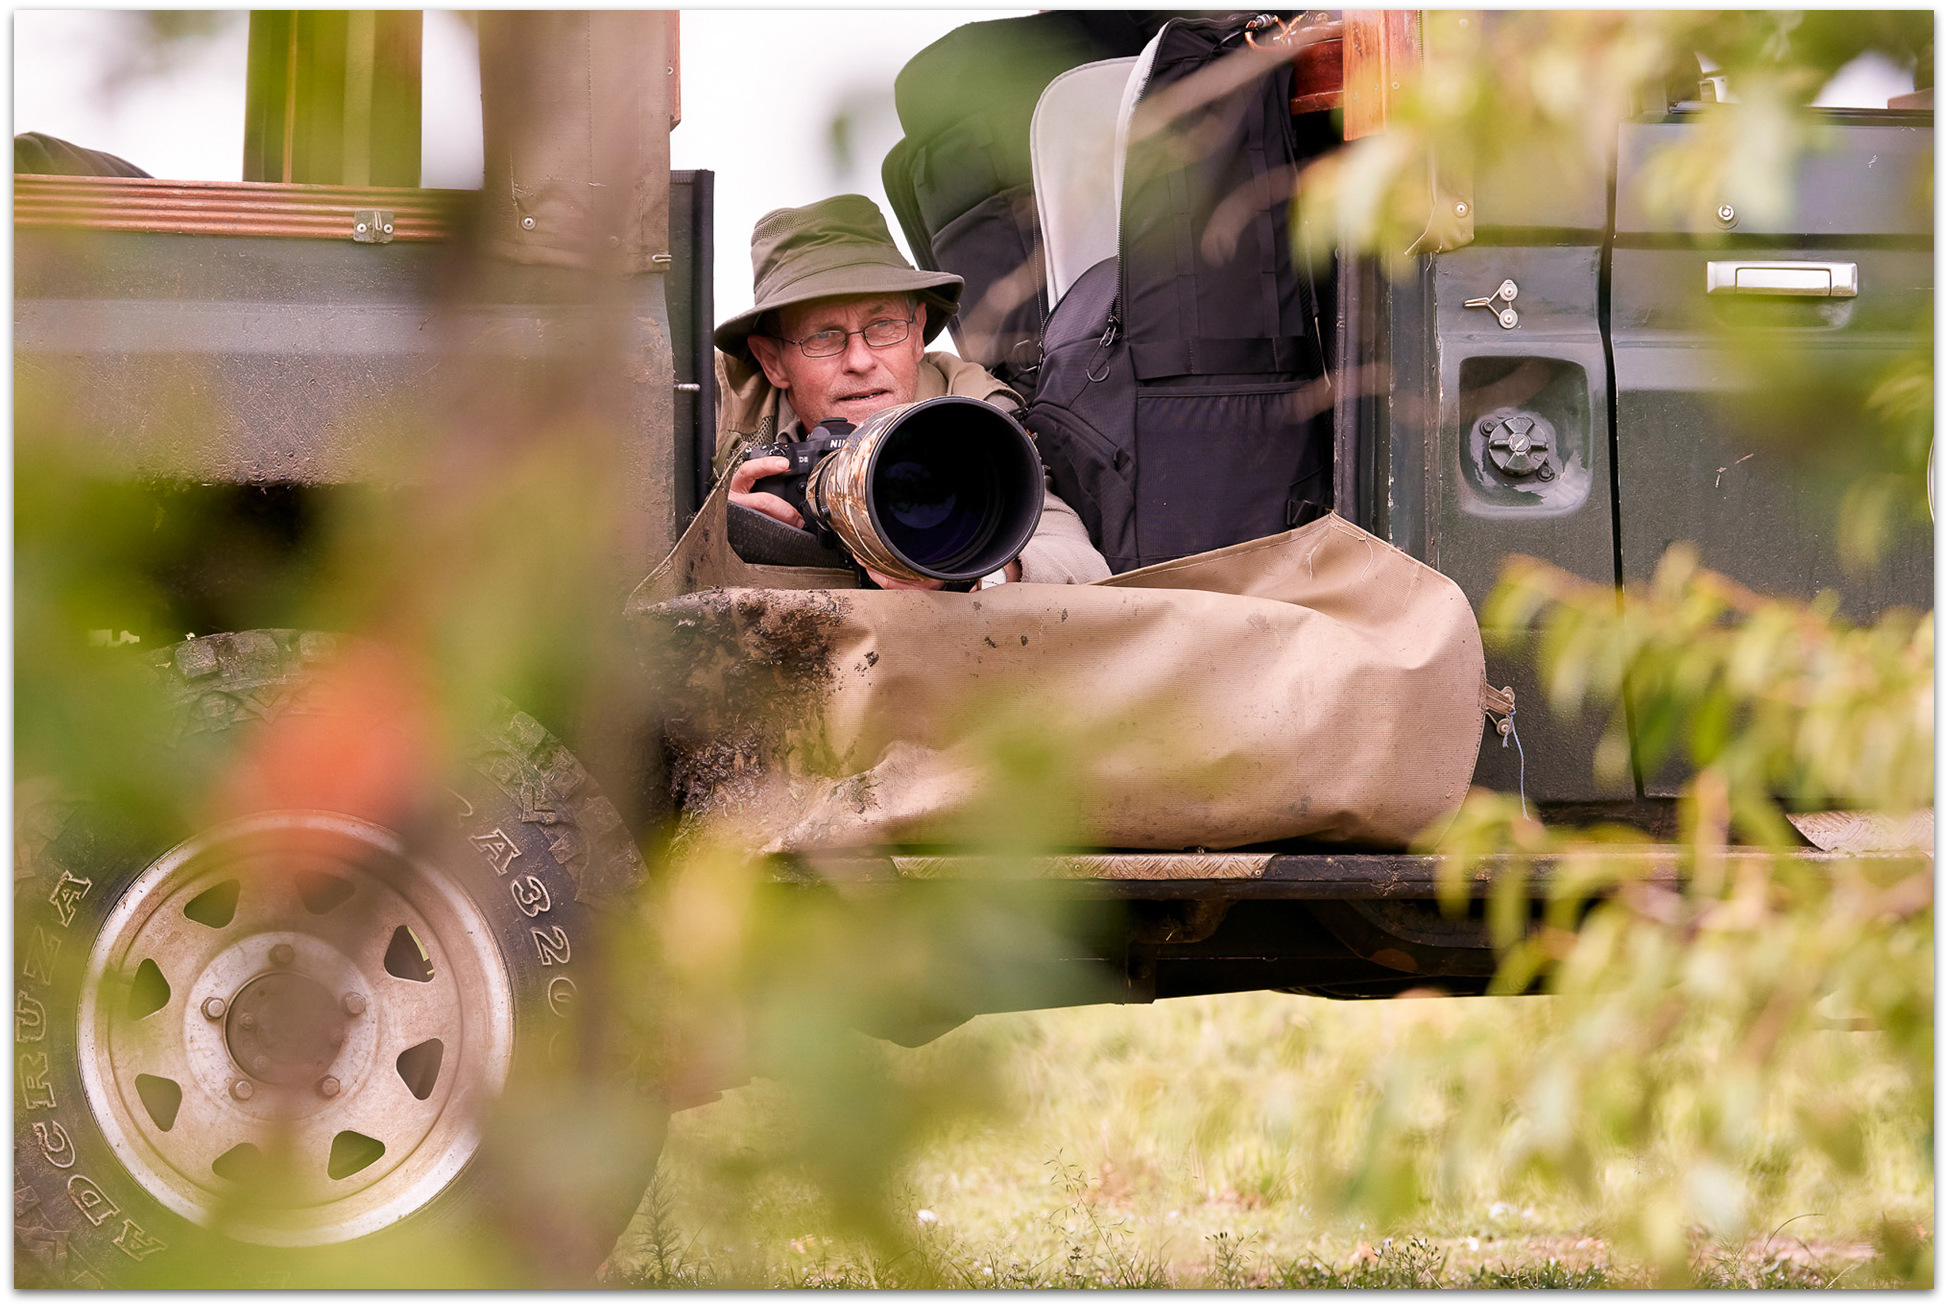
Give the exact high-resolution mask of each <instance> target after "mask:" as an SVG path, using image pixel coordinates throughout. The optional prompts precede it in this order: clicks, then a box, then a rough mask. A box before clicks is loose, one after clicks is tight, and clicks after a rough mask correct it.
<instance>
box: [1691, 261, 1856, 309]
mask: <svg viewBox="0 0 1948 1307" xmlns="http://www.w3.org/2000/svg"><path fill="white" fill-rule="evenodd" d="M1859 293H1860V265H1859V264H1857V263H1815V262H1811V261H1808V260H1805V259H1713V260H1712V261H1711V262H1710V263H1707V264H1705V294H1707V295H1808V296H1812V297H1814V298H1818V299H1836V300H1838V299H1852V298H1853V297H1854V296H1856V295H1858V294H1859Z"/></svg>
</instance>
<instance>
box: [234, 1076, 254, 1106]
mask: <svg viewBox="0 0 1948 1307" xmlns="http://www.w3.org/2000/svg"><path fill="white" fill-rule="evenodd" d="M256 1092H257V1086H255V1085H253V1084H251V1083H250V1082H249V1081H248V1080H237V1081H232V1082H231V1085H230V1097H232V1098H234V1099H236V1100H237V1101H238V1102H242V1101H243V1100H244V1099H246V1098H249V1097H250V1096H251V1095H252V1094H254V1093H256Z"/></svg>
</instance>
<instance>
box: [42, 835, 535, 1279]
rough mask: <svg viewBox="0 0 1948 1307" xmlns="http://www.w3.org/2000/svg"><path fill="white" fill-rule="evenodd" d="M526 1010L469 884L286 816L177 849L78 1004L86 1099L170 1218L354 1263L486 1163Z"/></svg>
mask: <svg viewBox="0 0 1948 1307" xmlns="http://www.w3.org/2000/svg"><path fill="white" fill-rule="evenodd" d="M513 1011H514V1007H513V986H512V982H511V979H510V977H509V974H508V969H507V965H506V962H505V961H504V960H503V958H502V956H501V953H500V950H499V948H498V947H497V946H496V945H495V942H494V934H493V931H492V929H491V927H490V925H489V923H488V922H487V920H486V919H485V917H484V916H483V915H482V914H481V912H480V909H479V908H478V907H476V906H475V905H474V903H473V902H472V901H471V900H470V899H469V898H468V897H467V896H466V895H465V894H464V893H463V892H462V891H461V889H460V888H459V885H458V884H457V883H456V881H455V880H454V878H453V877H452V876H450V875H449V874H447V873H446V872H444V871H442V870H440V869H439V868H438V867H436V866H433V865H431V864H429V863H427V862H425V861H423V860H421V859H418V858H413V857H410V856H408V854H407V853H406V850H405V848H404V846H403V845H402V844H401V842H400V840H399V838H398V837H397V836H396V835H394V834H393V833H392V832H390V831H388V830H385V829H384V828H382V827H378V826H374V825H372V824H370V823H368V822H364V821H359V820H357V819H355V818H351V817H345V816H341V815H338V814H333V813H308V812H280V813H269V814H264V815H260V816H255V817H249V818H245V819H242V820H240V821H235V822H230V823H227V824H225V825H222V826H219V827H215V828H213V829H211V830H209V831H207V832H204V833H203V834H200V835H198V836H197V837H195V838H194V839H191V840H189V841H187V842H186V843H184V844H181V845H179V846H177V847H176V848H174V849H172V850H170V851H169V852H168V853H166V854H164V855H163V856H162V857H161V858H158V859H157V860H156V861H155V862H154V863H152V864H151V865H150V866H149V867H148V868H147V869H145V870H144V871H143V872H142V874H141V875H140V876H138V877H137V878H136V879H135V881H134V883H133V884H132V885H130V886H129V889H128V891H127V893H125V894H124V895H123V896H122V898H121V900H120V901H119V902H118V903H117V904H116V906H115V908H114V910H113V911H112V912H111V913H110V914H109V916H108V919H107V921H106V922H105V923H104V924H103V927H102V931H101V934H100V936H99V938H98V939H97V941H96V944H95V947H94V950H93V951H92V953H91V954H90V955H89V959H88V967H87V971H86V973H85V976H84V979H83V982H82V991H81V1014H80V1016H81V1026H80V1035H81V1037H80V1041H79V1047H80V1069H81V1079H82V1084H83V1087H84V1089H85V1091H86V1093H87V1096H88V1101H89V1105H90V1107H91V1108H92V1109H93V1111H94V1116H95V1119H96V1121H97V1122H98V1123H99V1124H100V1126H101V1129H102V1133H103V1135H104V1137H105V1138H106V1140H107V1142H108V1145H109V1147H110V1148H111V1149H112V1150H113V1151H114V1153H115V1155H116V1157H117V1158H118V1159H119V1160H120V1161H121V1163H122V1164H123V1165H124V1166H125V1167H127V1169H128V1171H129V1173H130V1174H131V1175H133V1176H134V1177H135V1178H136V1179H137V1180H138V1181H139V1182H140V1183H141V1184H142V1185H143V1186H144V1187H145V1188H146V1189H147V1190H148V1192H149V1193H150V1194H151V1195H152V1196H153V1197H154V1198H155V1199H156V1200H157V1201H158V1202H160V1203H162V1204H163V1205H164V1206H165V1207H168V1208H169V1209H170V1210H171V1211H174V1212H176V1213H177V1214H178V1215H180V1216H183V1217H184V1218H186V1219H188V1220H191V1221H194V1222H196V1223H198V1224H201V1225H208V1226H214V1227H217V1228H220V1229H221V1230H222V1232H223V1233H225V1234H227V1235H230V1236H232V1237H234V1238H238V1239H243V1240H246V1241H248V1242H252V1243H261V1244H269V1245H275V1246H281V1247H297V1246H307V1245H316V1244H326V1243H335V1242H339V1241H342V1240H346V1239H353V1238H357V1237H359V1236H361V1235H366V1234H371V1233H373V1232H374V1231H377V1230H380V1229H383V1228H384V1227H386V1226H388V1225H390V1224H392V1223H393V1222H395V1221H398V1220H400V1219H402V1218H403V1217H405V1216H407V1215H409V1214H410V1213H412V1212H414V1211H417V1210H418V1209H420V1208H421V1207H423V1206H425V1205H426V1204H427V1203H428V1202H430V1201H432V1199H433V1198H434V1197H435V1196H436V1195H437V1194H438V1193H439V1192H440V1191H441V1190H442V1189H444V1188H445V1187H446V1186H447V1185H448V1184H449V1183H450V1182H451V1181H452V1180H453V1178H454V1176H456V1175H457V1174H458V1173H459V1171H460V1169H461V1168H462V1167H463V1166H465V1165H466V1162H467V1160H468V1159H469V1158H470V1157H472V1156H473V1154H474V1152H475V1150H476V1148H477V1147H478V1145H479V1117H480V1115H481V1112H482V1111H483V1109H484V1108H485V1106H486V1105H487V1104H488V1103H490V1102H491V1101H493V1099H494V1098H495V1097H497V1096H498V1094H499V1092H500V1090H501V1088H502V1086H503V1085H504V1084H505V1082H506V1078H507V1069H508V1064H509V1061H510V1059H511V1056H512V1050H513ZM246 1198H247V1201H246Z"/></svg>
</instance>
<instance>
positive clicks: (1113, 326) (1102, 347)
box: [1082, 300, 1123, 382]
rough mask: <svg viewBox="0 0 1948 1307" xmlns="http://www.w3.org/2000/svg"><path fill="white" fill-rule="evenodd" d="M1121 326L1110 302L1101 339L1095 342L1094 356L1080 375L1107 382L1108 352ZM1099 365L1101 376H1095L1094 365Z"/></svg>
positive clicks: (1091, 379)
mask: <svg viewBox="0 0 1948 1307" xmlns="http://www.w3.org/2000/svg"><path fill="white" fill-rule="evenodd" d="M1122 326H1123V323H1122V320H1121V319H1120V318H1118V317H1117V316H1116V301H1114V300H1112V301H1110V305H1109V323H1108V325H1107V326H1105V327H1104V328H1103V334H1102V339H1101V340H1098V341H1097V342H1096V353H1095V356H1094V357H1093V358H1091V359H1090V360H1089V366H1088V367H1086V368H1084V369H1083V371H1082V375H1083V376H1085V377H1087V378H1088V379H1089V380H1090V381H1094V382H1103V381H1107V380H1109V350H1110V347H1111V346H1113V345H1114V344H1115V343H1116V336H1117V333H1118V332H1119V331H1121V329H1122ZM1099 363H1100V364H1101V365H1102V375H1101V376H1097V375H1096V365H1097V364H1099Z"/></svg>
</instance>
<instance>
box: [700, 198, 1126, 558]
mask: <svg viewBox="0 0 1948 1307" xmlns="http://www.w3.org/2000/svg"><path fill="white" fill-rule="evenodd" d="M751 265H752V271H753V274H754V277H755V281H756V297H757V303H756V304H755V305H753V306H752V307H751V308H750V309H749V310H747V311H746V312H744V313H740V314H738V315H737V316H736V317H734V318H731V319H730V320H729V321H727V322H725V323H724V324H723V325H722V326H720V327H718V328H717V333H716V340H717V349H718V350H719V353H718V356H717V388H718V408H717V411H718V415H719V418H718V432H717V458H716V464H717V470H718V472H719V474H723V473H724V472H726V471H727V470H728V473H729V476H730V478H731V483H730V490H729V493H730V499H731V502H733V503H737V504H742V505H744V506H745V507H747V508H752V509H755V510H757V511H758V512H760V513H764V514H766V515H768V516H770V517H774V518H777V519H778V520H779V521H781V522H784V523H786V524H788V525H790V526H803V525H804V522H803V521H802V520H801V519H800V517H799V515H798V512H797V510H795V509H793V508H792V507H791V505H789V504H787V503H786V502H785V501H784V500H782V499H780V498H778V497H777V496H776V495H769V494H759V493H756V492H754V491H753V490H752V486H753V485H754V484H756V482H757V481H758V480H759V479H760V478H763V477H767V476H772V475H774V474H776V473H779V472H783V471H786V470H787V469H788V467H789V466H790V465H789V463H787V461H786V460H785V459H782V458H759V459H752V460H751V461H750V462H748V463H733V461H732V460H733V459H734V458H735V456H736V453H737V451H738V449H739V448H741V447H742V446H744V445H745V444H747V443H751V442H753V441H756V442H762V443H769V442H771V441H774V440H797V439H802V438H803V436H804V434H805V431H806V430H807V429H808V428H809V427H811V426H816V425H817V424H818V423H820V422H822V421H824V420H825V419H827V418H834V417H836V418H843V419H845V420H846V421H848V422H850V423H852V424H853V425H855V426H857V425H858V424H859V423H861V422H863V421H865V420H866V419H867V418H869V417H871V416H872V415H873V414H875V413H877V412H879V411H880V410H881V409H885V408H891V407H892V406H893V405H895V404H906V403H910V402H912V401H914V400H919V399H932V398H934V397H935V396H939V395H962V396H966V397H969V398H972V399H980V400H985V401H986V402H988V403H990V404H993V405H994V406H995V407H997V408H1000V409H1003V410H1004V411H1007V412H1009V413H1016V412H1018V411H1019V410H1020V408H1021V406H1022V405H1021V397H1020V396H1019V395H1017V394H1016V393H1015V392H1014V391H1012V390H1010V389H1009V388H1008V387H1007V386H1005V385H1003V384H1002V383H1001V382H999V381H997V380H996V379H995V378H994V377H992V376H990V375H989V374H988V373H987V372H986V371H984V370H983V369H981V368H980V367H977V366H976V365H974V364H972V363H969V362H967V361H966V360H965V359H961V358H959V357H956V356H955V355H953V354H948V353H944V352H928V351H927V349H926V344H927V342H928V341H930V340H932V339H933V338H934V337H935V336H937V335H939V334H940V330H941V328H942V327H944V326H946V325H947V320H948V319H949V318H951V317H952V316H953V315H954V313H955V311H956V309H957V308H958V307H959V303H960V292H961V279H960V278H959V277H956V276H954V275H952V274H951V273H944V272H921V271H919V270H918V269H916V268H914V267H913V265H912V264H910V263H908V262H907V261H906V259H905V257H904V256H903V255H901V254H900V251H899V247H898V246H896V245H894V244H893V238H892V236H891V234H889V233H888V231H887V229H886V220H885V218H884V217H882V216H881V215H880V212H879V208H878V206H877V205H875V204H874V203H873V202H872V201H871V200H869V199H867V198H866V197H865V196H863V195H836V196H834V197H832V198H831V199H829V200H821V201H819V202H818V203H817V204H809V205H806V206H805V207H803V208H799V209H775V210H773V211H772V212H770V213H767V214H766V215H764V217H762V218H760V219H759V220H758V225H757V227H756V229H755V230H754V231H753V232H752V233H751ZM1043 494H1044V496H1045V498H1044V499H1043V505H1042V520H1041V524H1040V525H1039V526H1038V527H1037V528H1036V530H1035V535H1034V538H1033V539H1031V540H1030V541H1029V542H1028V546H1027V548H1025V549H1024V550H1023V551H1022V554H1021V557H1020V558H1019V559H1017V560H1016V561H1014V562H1013V563H1010V564H1009V565H1008V567H1007V569H1006V573H1005V579H1007V580H1010V581H1033V582H1045V583H1058V584H1059V583H1069V584H1076V583H1080V582H1086V581H1096V580H1100V579H1102V578H1103V577H1106V576H1108V575H1109V564H1108V563H1107V562H1105V561H1104V559H1103V556H1102V555H1101V554H1100V553H1098V552H1097V551H1096V548H1095V546H1094V545H1092V544H1090V542H1089V532H1088V529H1087V528H1086V527H1084V526H1083V524H1082V519H1081V518H1079V517H1077V516H1076V513H1075V510H1074V509H1072V508H1070V507H1069V506H1068V505H1067V504H1065V503H1063V502H1062V501H1061V500H1060V499H1058V498H1056V497H1055V495H1053V494H1052V493H1049V492H1048V491H1046V490H1044V492H1043ZM867 575H869V576H871V577H872V579H873V581H874V583H875V584H877V585H879V586H880V587H881V588H882V589H887V590H937V589H939V588H940V586H941V584H942V583H941V582H939V581H902V580H896V579H894V578H891V577H886V576H882V575H880V574H879V573H877V572H874V571H872V570H871V569H867Z"/></svg>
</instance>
